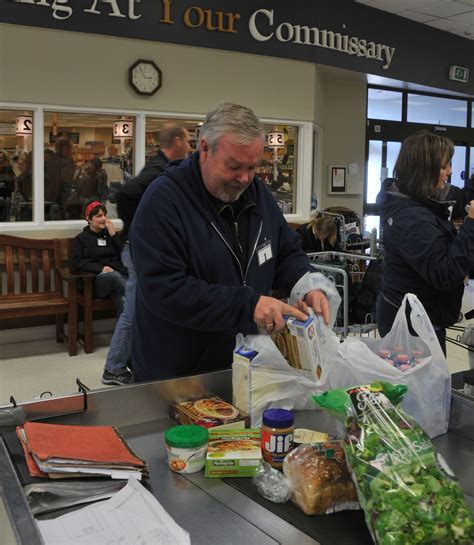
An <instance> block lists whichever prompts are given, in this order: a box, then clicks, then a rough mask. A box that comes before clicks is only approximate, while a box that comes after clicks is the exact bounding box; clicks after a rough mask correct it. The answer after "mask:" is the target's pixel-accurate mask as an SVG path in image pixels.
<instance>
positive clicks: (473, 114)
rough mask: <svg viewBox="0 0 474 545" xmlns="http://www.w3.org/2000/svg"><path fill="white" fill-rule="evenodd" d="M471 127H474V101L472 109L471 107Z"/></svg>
mask: <svg viewBox="0 0 474 545" xmlns="http://www.w3.org/2000/svg"><path fill="white" fill-rule="evenodd" d="M471 127H474V101H473V102H472V109H471Z"/></svg>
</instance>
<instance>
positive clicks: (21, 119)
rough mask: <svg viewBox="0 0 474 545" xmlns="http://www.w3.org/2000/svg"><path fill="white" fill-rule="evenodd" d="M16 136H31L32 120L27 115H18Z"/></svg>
mask: <svg viewBox="0 0 474 545" xmlns="http://www.w3.org/2000/svg"><path fill="white" fill-rule="evenodd" d="M15 133H16V134H23V135H25V134H33V119H32V117H31V116H29V115H19V116H17V118H16V130H15Z"/></svg>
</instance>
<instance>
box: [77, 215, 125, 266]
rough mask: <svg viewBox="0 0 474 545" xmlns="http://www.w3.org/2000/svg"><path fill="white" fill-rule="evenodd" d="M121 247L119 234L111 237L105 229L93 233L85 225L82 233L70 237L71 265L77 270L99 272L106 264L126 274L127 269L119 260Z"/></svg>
mask: <svg viewBox="0 0 474 545" xmlns="http://www.w3.org/2000/svg"><path fill="white" fill-rule="evenodd" d="M99 241H101V242H99ZM122 248H123V242H122V240H121V239H120V237H119V236H117V235H115V236H113V237H111V236H110V235H109V232H108V231H107V229H104V230H103V231H101V232H100V233H94V231H91V229H90V228H89V226H88V225H87V226H86V227H84V230H83V231H82V233H79V234H78V235H76V236H75V237H74V238H73V239H72V256H71V267H72V268H73V269H76V270H78V271H84V272H91V273H95V274H99V273H101V272H102V269H103V268H104V267H105V266H106V265H108V266H109V267H112V269H114V270H115V271H118V272H119V273H120V274H122V275H123V276H126V275H127V269H126V268H125V267H124V266H123V265H122V262H121V261H120V252H121V251H122Z"/></svg>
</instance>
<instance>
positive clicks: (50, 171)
mask: <svg viewBox="0 0 474 545" xmlns="http://www.w3.org/2000/svg"><path fill="white" fill-rule="evenodd" d="M54 149H55V152H54V153H53V155H51V157H49V159H48V160H47V161H45V163H44V200H45V206H51V203H53V204H56V205H59V206H60V207H61V214H62V218H63V219H65V217H66V216H65V214H66V202H67V199H68V197H69V196H70V193H71V189H72V186H73V180H74V173H75V171H76V163H75V162H74V159H73V145H72V142H71V140H69V138H67V137H65V136H61V137H59V138H58V139H57V140H56V142H55V143H54ZM55 219H59V218H55Z"/></svg>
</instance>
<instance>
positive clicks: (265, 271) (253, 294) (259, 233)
mask: <svg viewBox="0 0 474 545" xmlns="http://www.w3.org/2000/svg"><path fill="white" fill-rule="evenodd" d="M246 193H248V194H247V196H248V199H249V201H251V202H252V203H254V206H252V207H251V208H249V209H248V211H247V212H246V214H248V216H246V221H248V223H247V228H246V233H247V237H246V238H247V244H245V247H246V248H247V256H246V260H245V261H246V264H245V266H242V265H241V264H240V263H239V261H238V260H237V256H236V254H235V252H234V251H233V250H232V245H233V241H232V239H231V237H230V236H229V231H228V225H227V223H226V222H225V221H224V220H223V218H222V217H221V216H220V215H219V213H218V211H217V209H216V206H215V203H214V202H213V201H212V199H211V197H210V195H209V193H208V192H207V190H206V188H205V186H204V184H203V181H202V178H201V173H200V169H199V154H198V153H195V154H193V155H192V156H191V157H189V158H188V159H185V160H184V161H183V162H182V163H181V164H180V165H179V166H170V167H169V168H168V169H167V170H166V172H165V173H164V174H163V175H162V176H160V178H158V179H157V180H155V181H154V182H153V183H152V185H151V186H150V187H149V188H148V189H147V191H146V192H145V194H144V196H143V198H142V200H141V201H140V205H139V207H138V210H137V213H136V215H135V219H134V221H133V225H132V229H131V251H132V257H133V262H134V265H135V269H136V273H137V292H136V308H135V321H134V324H133V334H132V358H133V364H134V374H135V376H136V378H137V380H139V381H141V380H151V379H156V378H165V377H176V376H180V375H181V376H182V375H187V374H190V373H197V372H204V371H210V370H213V369H219V368H223V367H228V366H230V364H231V363H232V351H233V348H234V346H235V335H236V334H237V333H238V332H242V333H244V334H247V333H257V328H256V324H255V322H254V321H253V314H254V310H255V306H256V304H257V301H258V299H259V297H260V295H268V294H269V293H270V291H271V290H272V289H276V288H278V289H281V290H282V291H284V292H285V293H286V294H289V292H290V291H291V289H292V288H293V286H294V285H295V284H296V282H297V281H298V280H299V279H300V278H301V277H302V276H303V275H304V274H305V273H306V272H309V271H311V270H312V269H311V265H310V264H309V261H308V259H307V257H306V255H305V254H304V253H303V252H302V250H301V246H300V244H299V242H298V236H297V235H296V233H295V232H294V231H292V229H290V227H289V226H288V224H287V222H286V220H285V218H284V217H283V215H282V213H281V211H280V209H279V208H278V205H277V203H276V202H275V199H274V198H273V196H272V195H271V193H270V192H269V191H268V189H266V187H265V186H264V184H263V183H262V182H261V181H260V180H258V179H255V180H254V181H253V182H252V183H251V184H250V186H249V187H248V189H247V190H246ZM241 198H242V197H241ZM270 248H271V252H270Z"/></svg>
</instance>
